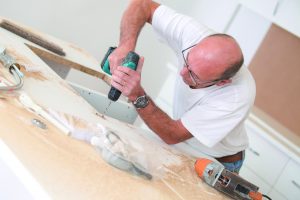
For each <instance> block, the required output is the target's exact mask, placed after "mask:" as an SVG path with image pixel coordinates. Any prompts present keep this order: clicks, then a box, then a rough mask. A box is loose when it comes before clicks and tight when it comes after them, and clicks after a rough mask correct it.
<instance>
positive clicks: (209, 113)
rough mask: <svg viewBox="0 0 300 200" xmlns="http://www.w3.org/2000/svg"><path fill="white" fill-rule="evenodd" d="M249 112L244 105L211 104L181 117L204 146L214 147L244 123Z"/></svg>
mask: <svg viewBox="0 0 300 200" xmlns="http://www.w3.org/2000/svg"><path fill="white" fill-rule="evenodd" d="M247 112H248V110H247V109H246V108H245V106H244V105H243V104H242V103H240V104H236V105H235V106H234V107H232V105H230V104H228V105H226V104H224V102H220V103H218V102H210V103H206V104H204V105H203V104H199V105H196V106H195V107H193V109H191V110H189V111H188V112H186V113H185V114H184V115H183V116H182V117H181V122H182V124H183V125H184V127H185V128H186V129H187V130H188V131H189V132H190V133H191V134H192V135H193V136H194V137H195V138H197V139H198V140H199V141H200V142H201V143H202V144H204V145H206V146H207V147H213V146H214V145H215V144H217V143H218V142H220V141H221V140H222V139H223V138H224V137H225V136H226V135H227V134H228V133H230V132H231V131H232V130H234V129H235V128H236V127H237V126H238V125H239V123H242V122H243V121H244V117H245V116H246V113H247Z"/></svg>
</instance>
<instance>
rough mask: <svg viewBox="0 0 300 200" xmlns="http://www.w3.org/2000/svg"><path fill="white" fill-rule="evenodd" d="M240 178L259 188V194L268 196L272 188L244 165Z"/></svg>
mask: <svg viewBox="0 0 300 200" xmlns="http://www.w3.org/2000/svg"><path fill="white" fill-rule="evenodd" d="M239 174H240V176H241V177H242V178H244V179H246V180H247V181H249V182H250V183H253V184H254V185H256V186H257V187H259V192H261V193H264V194H267V193H268V192H269V191H270V189H271V186H270V185H269V184H268V183H266V182H265V181H264V180H262V179H261V178H260V177H258V176H257V175H256V174H255V173H254V172H253V171H252V170H251V169H249V168H248V167H247V166H245V165H243V167H242V168H241V171H240V173H239Z"/></svg>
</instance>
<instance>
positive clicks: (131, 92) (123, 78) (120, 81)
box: [111, 57, 145, 101]
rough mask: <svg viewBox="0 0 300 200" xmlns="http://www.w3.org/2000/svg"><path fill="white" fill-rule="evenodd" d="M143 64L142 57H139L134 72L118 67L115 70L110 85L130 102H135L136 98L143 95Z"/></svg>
mask: <svg viewBox="0 0 300 200" xmlns="http://www.w3.org/2000/svg"><path fill="white" fill-rule="evenodd" d="M143 64H144V57H140V60H139V63H138V66H137V69H136V71H134V70H132V69H130V68H128V67H124V66H118V67H116V68H115V70H114V72H113V75H112V80H111V85H112V86H114V87H115V88H116V89H118V90H120V91H121V92H122V94H123V95H125V96H127V97H128V99H129V100H130V101H135V100H136V98H137V97H139V96H142V95H144V93H145V92H144V89H143V88H142V86H141V72H142V67H143Z"/></svg>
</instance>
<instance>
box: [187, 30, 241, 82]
mask: <svg viewBox="0 0 300 200" xmlns="http://www.w3.org/2000/svg"><path fill="white" fill-rule="evenodd" d="M190 57H191V60H194V61H195V62H196V60H198V61H199V64H198V66H200V67H199V68H198V69H195V70H197V71H198V72H199V74H203V75H205V76H207V77H208V78H209V79H211V80H213V79H219V80H226V79H229V78H231V77H232V76H234V75H235V74H236V73H237V72H238V70H239V69H240V68H241V66H242V64H243V62H244V58H243V54H242V51H241V48H240V47H239V45H238V44H237V42H236V41H235V39H234V38H232V37H231V36H229V35H226V34H215V35H211V36H209V37H206V38H205V39H203V40H202V41H201V42H200V43H199V44H198V45H197V46H195V48H193V49H192V50H191V52H190Z"/></svg>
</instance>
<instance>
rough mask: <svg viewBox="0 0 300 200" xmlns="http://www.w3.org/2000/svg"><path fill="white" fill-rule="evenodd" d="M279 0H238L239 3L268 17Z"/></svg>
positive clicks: (271, 14)
mask: <svg viewBox="0 0 300 200" xmlns="http://www.w3.org/2000/svg"><path fill="white" fill-rule="evenodd" d="M279 1H280V0H263V1H262V0H240V3H242V4H243V5H245V6H246V7H248V8H250V9H251V10H254V11H255V12H257V13H258V14H260V15H262V16H264V17H267V18H268V19H270V18H271V17H272V16H273V13H274V12H275V10H276V7H277V4H278V3H279Z"/></svg>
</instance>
